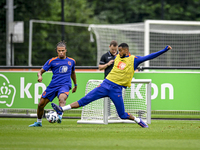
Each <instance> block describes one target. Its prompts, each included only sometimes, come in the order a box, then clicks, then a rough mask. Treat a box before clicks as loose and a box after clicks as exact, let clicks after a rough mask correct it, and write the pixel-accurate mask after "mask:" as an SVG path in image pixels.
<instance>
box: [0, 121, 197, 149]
mask: <svg viewBox="0 0 200 150" xmlns="http://www.w3.org/2000/svg"><path fill="white" fill-rule="evenodd" d="M35 121H36V119H34V118H28V119H27V118H0V149H6V150H9V149H19V150H36V149H37V150H40V149H41V150H49V149H63V150H64V149H66V150H68V149H69V150H129V149H130V150H134V149H137V150H197V149H200V121H199V120H196V121H191V120H190V121H183V120H182V121H181V120H179V121H176V120H172V121H169V120H152V123H151V124H150V125H149V128H147V129H144V128H141V127H140V126H138V125H137V124H109V125H95V124H77V123H76V122H77V119H63V122H62V124H57V123H55V124H50V123H48V122H47V121H46V119H43V127H28V125H29V124H32V123H33V122H35Z"/></svg>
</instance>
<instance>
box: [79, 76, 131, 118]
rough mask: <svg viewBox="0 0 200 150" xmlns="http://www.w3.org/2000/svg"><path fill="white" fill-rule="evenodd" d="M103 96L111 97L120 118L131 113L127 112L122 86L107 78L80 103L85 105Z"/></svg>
mask: <svg viewBox="0 0 200 150" xmlns="http://www.w3.org/2000/svg"><path fill="white" fill-rule="evenodd" d="M103 97H110V99H111V100H112V101H113V103H114V105H115V107H116V110H117V113H118V115H119V117H120V118H122V119H128V118H129V116H130V115H129V114H128V113H126V112H125V108H124V102H123V97H122V86H120V85H118V84H115V83H113V82H111V81H109V80H107V79H105V80H104V81H103V83H101V84H100V85H99V86H98V87H96V88H95V89H93V90H92V91H90V92H89V93H88V94H87V95H85V96H84V97H83V98H81V99H80V100H79V101H78V103H79V105H80V106H85V105H87V104H89V103H91V102H92V101H95V100H97V99H100V98H103Z"/></svg>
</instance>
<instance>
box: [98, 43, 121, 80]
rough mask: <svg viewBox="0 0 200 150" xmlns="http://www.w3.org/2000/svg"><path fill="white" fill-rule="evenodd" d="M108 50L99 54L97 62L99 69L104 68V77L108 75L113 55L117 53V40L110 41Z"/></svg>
mask: <svg viewBox="0 0 200 150" xmlns="http://www.w3.org/2000/svg"><path fill="white" fill-rule="evenodd" d="M109 49H110V50H109V51H108V52H107V53H105V54H103V55H102V56H101V59H100V62H99V70H104V78H106V76H107V75H108V73H109V72H110V71H111V70H112V68H113V63H114V59H115V56H116V55H117V54H118V52H117V49H118V44H117V41H114V40H113V41H111V42H110V46H109Z"/></svg>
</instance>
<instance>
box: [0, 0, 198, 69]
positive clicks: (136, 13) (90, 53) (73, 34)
mask: <svg viewBox="0 0 200 150" xmlns="http://www.w3.org/2000/svg"><path fill="white" fill-rule="evenodd" d="M5 6H6V0H1V1H0V65H6V8H5ZM14 6H15V9H14V21H23V22H24V39H25V40H24V42H23V43H14V50H15V55H14V57H15V62H14V64H15V65H19V66H27V65H28V44H29V43H28V40H29V20H30V19H35V20H47V21H61V15H62V9H61V0H42V1H41V0H34V1H32V0H14ZM199 10H200V1H199V0H184V1H181V0H160V1H158V0H64V21H65V22H73V23H83V24H122V23H136V22H143V21H144V20H146V19H155V20H162V19H164V20H186V21H200V11H199ZM33 32H34V34H33V35H34V36H33V43H32V44H33V45H32V47H33V52H32V64H33V65H34V66H41V65H43V64H44V63H45V62H46V61H47V60H48V59H49V58H51V57H55V56H56V52H55V47H56V44H57V43H58V42H59V41H60V40H61V34H62V33H61V32H62V31H61V26H58V25H57V26H56V25H48V24H34V27H33ZM64 39H65V41H66V43H67V49H68V53H67V55H69V57H72V58H74V59H75V60H76V62H77V64H76V65H78V66H96V62H97V61H98V60H97V57H96V55H97V54H96V53H97V52H96V43H95V42H94V43H91V42H89V41H90V36H89V32H88V31H87V29H85V28H83V27H72V26H71V27H69V26H65V36H64Z"/></svg>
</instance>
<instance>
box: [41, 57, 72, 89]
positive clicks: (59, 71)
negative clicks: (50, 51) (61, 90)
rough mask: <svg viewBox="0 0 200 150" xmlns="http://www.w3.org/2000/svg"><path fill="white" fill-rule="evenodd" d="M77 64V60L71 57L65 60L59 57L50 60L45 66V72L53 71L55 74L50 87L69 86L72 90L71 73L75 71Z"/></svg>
mask: <svg viewBox="0 0 200 150" xmlns="http://www.w3.org/2000/svg"><path fill="white" fill-rule="evenodd" d="M75 63H76V62H75V60H74V59H73V58H69V57H66V58H65V59H60V58H58V57H54V58H51V59H49V60H48V61H47V62H46V63H45V64H44V66H43V69H44V70H45V71H48V70H49V69H51V71H52V73H53V76H52V80H51V83H50V84H49V86H50V87H55V86H60V85H68V86H69V87H70V88H71V73H72V71H74V70H75Z"/></svg>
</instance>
